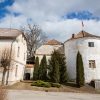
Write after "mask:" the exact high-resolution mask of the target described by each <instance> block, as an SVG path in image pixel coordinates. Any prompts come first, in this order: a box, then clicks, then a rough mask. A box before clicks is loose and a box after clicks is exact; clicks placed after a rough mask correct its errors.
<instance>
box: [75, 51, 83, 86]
mask: <svg viewBox="0 0 100 100" xmlns="http://www.w3.org/2000/svg"><path fill="white" fill-rule="evenodd" d="M76 84H77V86H78V87H81V86H83V85H84V67H83V61H82V56H81V54H80V52H78V53H77V60H76Z"/></svg>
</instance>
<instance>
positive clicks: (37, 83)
mask: <svg viewBox="0 0 100 100" xmlns="http://www.w3.org/2000/svg"><path fill="white" fill-rule="evenodd" d="M31 86H37V87H46V88H50V87H57V88H60V87H61V84H59V83H52V82H44V81H41V80H37V81H34V82H33V83H32V84H31Z"/></svg>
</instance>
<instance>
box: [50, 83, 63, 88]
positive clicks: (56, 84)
mask: <svg viewBox="0 0 100 100" xmlns="http://www.w3.org/2000/svg"><path fill="white" fill-rule="evenodd" d="M51 86H52V87H57V88H60V87H61V84H59V83H51Z"/></svg>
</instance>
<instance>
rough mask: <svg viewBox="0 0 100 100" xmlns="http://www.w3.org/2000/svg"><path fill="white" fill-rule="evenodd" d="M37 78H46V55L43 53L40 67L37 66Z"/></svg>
mask: <svg viewBox="0 0 100 100" xmlns="http://www.w3.org/2000/svg"><path fill="white" fill-rule="evenodd" d="M39 79H40V80H44V81H46V80H47V60H46V56H45V55H44V56H43V58H42V60H41V63H40V67H39Z"/></svg>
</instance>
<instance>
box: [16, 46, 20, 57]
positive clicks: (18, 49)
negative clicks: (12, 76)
mask: <svg viewBox="0 0 100 100" xmlns="http://www.w3.org/2000/svg"><path fill="white" fill-rule="evenodd" d="M19 53H20V47H18V52H17V57H19Z"/></svg>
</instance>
